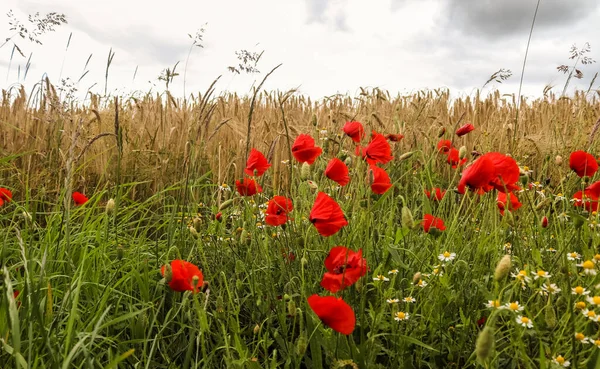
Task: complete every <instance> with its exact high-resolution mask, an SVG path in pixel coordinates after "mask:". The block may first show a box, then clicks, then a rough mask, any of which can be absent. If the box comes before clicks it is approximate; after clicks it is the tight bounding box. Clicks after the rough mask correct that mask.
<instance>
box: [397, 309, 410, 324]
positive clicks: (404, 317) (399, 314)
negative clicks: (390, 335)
mask: <svg viewBox="0 0 600 369" xmlns="http://www.w3.org/2000/svg"><path fill="white" fill-rule="evenodd" d="M394 315H395V317H394V320H395V321H398V322H399V321H401V320H408V318H409V317H410V315H409V314H408V313H405V312H403V311H399V312H397V313H396V314H394Z"/></svg>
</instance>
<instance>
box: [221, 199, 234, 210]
mask: <svg viewBox="0 0 600 369" xmlns="http://www.w3.org/2000/svg"><path fill="white" fill-rule="evenodd" d="M231 205H233V199H229V200H226V201H223V202H222V203H221V206H219V211H223V210H225V209H227V208H228V207H230V206H231Z"/></svg>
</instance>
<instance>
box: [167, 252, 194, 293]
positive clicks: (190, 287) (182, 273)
mask: <svg viewBox="0 0 600 369" xmlns="http://www.w3.org/2000/svg"><path fill="white" fill-rule="evenodd" d="M165 267H166V266H165V265H163V266H162V267H161V268H160V273H161V274H162V275H163V277H164V276H165ZM194 277H198V282H197V283H196V285H195V286H194ZM203 283H204V276H203V275H202V271H201V270H200V269H198V267H197V266H195V265H194V264H192V263H190V262H187V261H185V260H173V261H172V262H171V281H169V287H171V289H172V290H173V291H177V292H183V291H194V292H198V290H199V289H200V288H201V287H202V284H203Z"/></svg>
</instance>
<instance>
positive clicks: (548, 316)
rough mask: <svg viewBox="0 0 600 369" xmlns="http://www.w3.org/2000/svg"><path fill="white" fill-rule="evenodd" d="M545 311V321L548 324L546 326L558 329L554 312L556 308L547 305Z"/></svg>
mask: <svg viewBox="0 0 600 369" xmlns="http://www.w3.org/2000/svg"><path fill="white" fill-rule="evenodd" d="M545 310H546V311H545V312H544V321H545V322H546V325H547V326H548V328H554V327H556V312H555V311H554V308H553V307H552V305H547V306H546V308H545Z"/></svg>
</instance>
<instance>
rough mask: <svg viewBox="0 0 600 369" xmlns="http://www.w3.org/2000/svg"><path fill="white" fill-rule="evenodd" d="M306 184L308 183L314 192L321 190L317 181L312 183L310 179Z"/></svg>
mask: <svg viewBox="0 0 600 369" xmlns="http://www.w3.org/2000/svg"><path fill="white" fill-rule="evenodd" d="M306 183H308V187H309V188H310V189H311V190H312V191H316V190H318V189H319V186H318V185H317V182H315V181H311V180H310V179H309V180H308V181H306Z"/></svg>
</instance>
